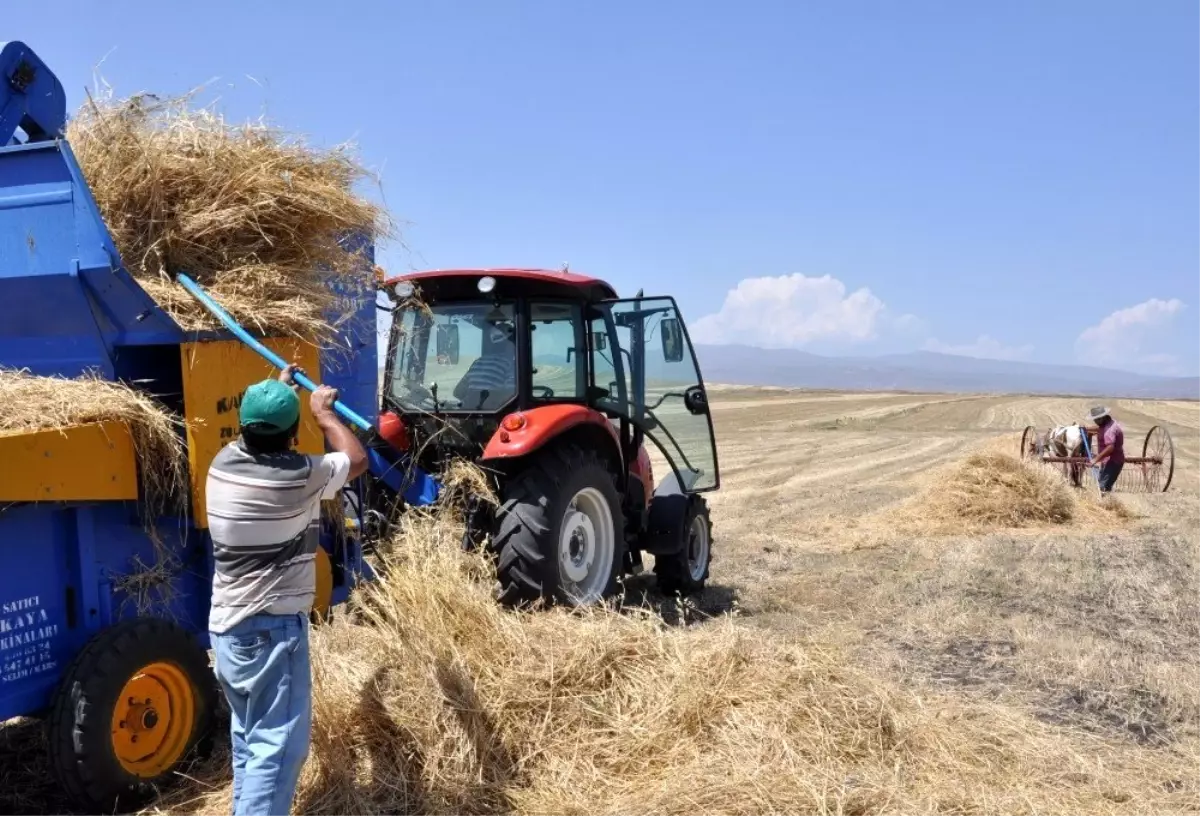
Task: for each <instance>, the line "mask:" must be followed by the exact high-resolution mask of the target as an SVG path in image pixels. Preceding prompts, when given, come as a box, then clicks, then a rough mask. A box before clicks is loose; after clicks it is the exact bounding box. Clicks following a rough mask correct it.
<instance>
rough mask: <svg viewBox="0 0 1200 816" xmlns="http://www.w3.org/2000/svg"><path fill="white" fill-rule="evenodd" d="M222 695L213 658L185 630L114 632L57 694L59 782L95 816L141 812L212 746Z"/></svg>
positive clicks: (103, 635)
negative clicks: (188, 761) (184, 764)
mask: <svg viewBox="0 0 1200 816" xmlns="http://www.w3.org/2000/svg"><path fill="white" fill-rule="evenodd" d="M216 693H217V689H216V679H215V677H214V675H213V673H212V671H211V670H210V669H209V666H208V656H207V654H206V653H205V652H204V650H203V649H201V648H200V646H199V644H198V643H197V642H196V640H195V638H194V637H193V636H192V635H191V634H190V633H188V632H187V631H185V630H184V629H182V628H181V627H179V626H178V625H176V624H174V623H171V622H169V621H165V620H159V619H155V618H142V619H139V620H134V621H126V622H123V623H119V624H116V625H115V626H111V627H109V628H107V629H105V630H104V631H102V632H100V633H99V634H98V635H96V636H95V637H93V638H92V640H91V641H90V642H89V643H88V644H87V646H85V647H84V649H83V650H82V651H81V652H80V653H79V655H78V656H77V657H76V658H75V660H74V662H72V664H71V665H70V667H69V668H68V669H67V671H66V673H65V675H64V677H63V680H62V683H61V684H60V685H59V688H58V691H57V693H56V695H55V700H54V703H53V707H52V710H51V714H50V719H49V722H48V734H47V736H48V740H47V743H48V745H49V750H50V765H51V768H52V769H53V772H54V775H55V777H56V779H57V781H58V783H59V784H60V785H61V786H62V787H63V789H64V790H65V791H66V793H67V794H68V795H69V796H70V797H71V798H72V799H74V800H75V801H76V802H77V803H78V804H79V805H80V806H81V807H83V808H86V809H87V811H88V812H91V813H113V812H115V811H124V810H129V809H131V808H135V807H137V806H138V805H140V804H142V803H144V802H145V801H146V799H147V798H148V797H149V796H151V795H153V793H154V792H155V791H154V786H155V785H156V784H161V783H162V782H165V781H167V780H168V779H170V778H171V776H172V772H173V771H174V770H175V768H176V766H177V765H178V764H179V762H180V760H182V759H183V758H184V757H185V756H186V755H187V754H188V753H189V752H190V751H192V750H193V749H194V748H197V747H202V748H206V747H207V742H208V740H207V738H208V737H209V736H210V734H209V729H210V724H211V722H212V716H213V712H214V711H215V708H216V702H217V698H216Z"/></svg>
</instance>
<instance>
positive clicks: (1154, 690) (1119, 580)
mask: <svg viewBox="0 0 1200 816" xmlns="http://www.w3.org/2000/svg"><path fill="white" fill-rule="evenodd" d="M711 397H712V402H713V408H714V411H713V413H714V421H715V424H716V428H717V435H718V439H719V443H720V456H721V467H722V481H723V485H722V489H721V490H720V491H719V492H717V493H715V494H712V495H711V496H710V502H711V506H712V511H713V518H714V524H715V552H716V557H715V560H714V563H713V572H712V579H711V585H710V588H709V589H708V590H707V591H706V593H705V594H704V595H703V596H701V597H699V598H697V599H696V600H695V602H694V603H693V604H691V609H690V613H691V614H688V615H687V616H686V617H687V619H688V620H689V621H692V622H694V623H695V624H696V625H697V626H700V627H704V626H715V625H717V624H715V623H712V622H706V617H707V616H708V615H711V614H715V613H721V612H733V613H734V614H735V616H736V617H737V618H740V623H738V624H737V625H738V626H742V627H749V628H751V629H752V630H753V631H755V632H758V633H761V634H763V635H766V636H768V637H770V638H772V639H777V640H779V641H784V642H788V643H793V644H801V645H803V646H804V647H806V648H809V647H811V648H818V649H829V650H833V651H835V652H836V653H838V654H842V655H844V656H845V660H846V661H847V662H848V663H849V664H852V665H853V668H854V669H855V670H856V671H863V672H866V673H868V674H869V675H871V676H874V677H877V678H878V680H879V682H881V683H885V684H895V685H897V686H899V687H902V688H904V689H908V690H911V691H912V693H913V694H914V695H915V696H914V699H915V700H918V701H923V702H920V703H918V704H919V705H926V706H928V707H929V709H931V710H932V709H939V710H940V709H943V708H945V709H946V710H952V709H953V707H954V706H956V705H958V704H962V705H965V706H969V707H972V708H971V710H974V711H986V712H988V714H987V716H988V717H990V718H992V719H991V720H989V721H994V722H995V723H998V724H1002V725H1003V727H1004V728H1005V729H1006V730H1005V736H1004V739H1006V740H1009V741H1011V740H1013V739H1014V738H1013V734H1023V733H1027V734H1028V735H1029V742H1028V747H1027V749H1026V748H1022V749H1021V750H1028V751H1041V752H1045V755H1046V756H1047V757H1058V758H1060V759H1061V757H1078V758H1081V759H1080V760H1079V763H1077V764H1072V766H1071V767H1070V768H1066V767H1064V768H1062V769H1060V770H1061V778H1060V779H1058V781H1056V782H1054V783H1053V784H1054V785H1056V786H1061V789H1062V797H1061V801H1062V802H1072V801H1074V802H1077V803H1078V802H1086V803H1088V805H1087V807H1088V809H1090V810H1099V809H1103V810H1106V811H1114V812H1134V813H1136V812H1150V811H1154V812H1190V813H1197V812H1200V784H1198V781H1197V780H1198V778H1200V722H1198V720H1200V669H1198V665H1200V612H1198V606H1197V604H1198V601H1200V573H1198V570H1200V501H1198V499H1200V480H1198V477H1200V405H1197V404H1196V403H1185V402H1171V403H1167V402H1153V401H1117V402H1115V403H1114V404H1113V405H1112V408H1113V409H1114V413H1115V414H1116V415H1117V417H1118V418H1119V419H1120V420H1121V422H1122V423H1123V424H1124V426H1125V428H1126V438H1127V446H1128V448H1129V452H1130V454H1134V453H1136V452H1137V451H1135V450H1134V449H1135V448H1138V449H1140V445H1141V439H1142V436H1143V434H1144V432H1145V431H1146V429H1147V428H1149V427H1150V426H1151V425H1155V424H1160V425H1165V426H1166V427H1168V428H1169V429H1170V431H1171V433H1172V435H1173V436H1174V441H1175V448H1176V455H1177V462H1176V470H1175V476H1174V482H1173V484H1172V485H1171V489H1170V491H1169V492H1168V493H1166V494H1156V495H1145V494H1132V493H1122V491H1121V486H1120V485H1118V492H1119V493H1122V495H1121V498H1120V500H1121V502H1122V503H1123V504H1124V505H1125V506H1126V507H1127V508H1128V509H1129V510H1130V511H1132V514H1133V516H1134V518H1132V519H1130V520H1121V519H1116V518H1114V517H1112V516H1111V515H1109V514H1106V513H1105V512H1104V511H1102V510H1100V509H1099V506H1098V505H1096V504H1095V503H1094V502H1093V503H1088V502H1084V503H1082V504H1081V505H1080V506H1081V507H1083V508H1084V510H1085V514H1086V515H1085V517H1084V518H1083V519H1077V520H1076V521H1075V522H1073V523H1072V524H1069V525H1066V526H1063V527H1060V528H1056V529H1033V530H998V531H991V532H986V533H983V534H967V533H966V532H962V533H956V532H954V531H950V532H949V533H946V532H944V531H943V532H942V533H940V534H936V535H934V534H914V533H913V532H912V531H911V530H909V529H908V528H905V527H904V526H903V525H900V524H897V523H896V522H895V518H896V516H894V515H893V513H894V511H895V509H896V508H897V507H903V506H904V503H905V502H906V501H909V500H911V498H912V497H913V496H916V495H918V494H920V492H921V491H922V490H926V489H929V488H930V487H931V486H936V485H937V484H938V482H937V481H936V480H937V478H939V476H940V473H941V470H940V469H941V468H942V467H943V466H946V465H952V464H954V463H955V462H958V461H961V460H962V459H963V458H964V457H965V456H967V455H968V453H969V452H971V451H973V450H975V449H978V448H981V447H982V448H987V447H989V446H991V447H992V448H993V449H994V448H996V447H997V446H998V447H999V448H1000V449H1002V450H1012V451H1014V452H1015V451H1016V449H1017V445H1018V439H1019V436H1020V431H1021V429H1022V428H1023V427H1024V426H1025V425H1026V424H1034V425H1035V426H1038V427H1046V426H1048V425H1050V424H1052V423H1057V422H1064V421H1071V420H1074V419H1077V418H1081V417H1083V416H1085V415H1086V410H1087V408H1088V406H1089V403H1088V402H1087V401H1084V400H1077V399H1058V398H1035V397H1017V396H1012V397H954V396H924V395H912V394H837V393H816V392H807V393H806V392H799V391H782V390H777V389H776V390H766V389H757V390H756V389H739V388H721V387H716V388H713V389H712V395H711ZM660 467H661V466H660ZM657 472H659V473H661V472H662V471H661V470H657ZM1093 489H1094V488H1093ZM910 521H911V519H910ZM633 589H634V590H635V597H636V596H637V594H638V593H639V592H640V593H642V594H643V596H644V597H645V599H646V601H647V604H648V605H652V606H657V607H660V608H662V609H666V608H667V605H666V604H665V603H664V602H663V600H662V599H661V598H658V597H656V595H655V593H654V590H653V582H652V581H650V580H647V579H637V580H635V582H634V584H633ZM997 739H999V737H997ZM35 742H36V740H35V738H34V737H32V736H31V732H29V731H27V730H15V729H12V728H5V729H3V730H0V769H2V770H0V777H3V778H0V811H9V810H14V809H15V810H19V811H21V812H30V811H31V810H33V809H34V808H35V807H40V808H41V809H42V810H45V808H46V807H50V808H54V807H55V805H54V804H50V805H45V804H44V803H43V804H41V805H39V802H38V800H37V799H36V798H34V799H31V798H30V795H31V794H32V793H33V792H34V790H35V789H40V790H42V791H45V790H46V782H45V776H44V775H45V768H44V766H43V765H40V764H39V759H38V758H37V755H36V753H33V752H31V751H32V749H33V748H35V747H36V745H35ZM6 744H7V745H9V751H7V752H5V751H4V749H5V746H6ZM18 746H19V747H18ZM980 750H981V751H983V752H984V753H985V754H986V752H987V751H988V750H990V748H988V747H986V746H981V747H980ZM18 752H19V753H18ZM997 756H1000V755H999V754H998V755H997ZM1022 761H1023V762H1028V761H1029V757H1028V756H1026V757H1025V758H1024V759H1023V760H1022ZM979 764H980V761H979V759H978V757H973V758H971V761H970V762H968V761H967V758H965V757H964V762H963V765H962V768H963V771H962V774H961V776H959V777H958V779H959V782H958V786H959V787H960V788H962V797H961V804H960V805H955V801H956V800H955V799H954V798H953V796H954V794H953V793H951V794H950V798H949V799H946V800H941V801H939V802H938V803H936V809H938V810H945V811H951V812H953V811H972V810H977V809H978V803H979V802H980V801H983V802H987V801H988V800H987V798H986V797H974V798H973V797H972V795H971V789H972V787H974V786H978V785H979V784H980V783H979V782H978V781H977V780H978V777H972V774H976V773H978V768H979ZM1106 766H1108V767H1110V768H1112V769H1113V779H1114V780H1116V779H1120V780H1121V781H1120V782H1115V781H1111V780H1110V779H1108V777H1107V774H1106V772H1105V771H1104V768H1105V767H1106ZM971 768H973V769H974V770H969V769H971ZM1077 768H1090V769H1091V770H1088V771H1080V770H1078V769H1077ZM1131 769H1132V770H1131ZM938 772H939V773H941V774H942V776H943V777H944V781H945V782H949V783H953V782H954V780H955V778H956V777H955V774H956V769H955V767H954V764H953V763H950V765H949V766H947V765H946V763H944V762H941V763H940V764H939V768H938ZM996 772H997V774H1001V773H1005V772H1008V773H1010V772H1011V770H1008V769H1001V768H999V767H998V768H997V770H996ZM1052 772H1057V771H1056V769H1053V768H1050V769H1047V773H1052ZM973 779H974V780H976V781H972V780H973ZM1131 780H1136V781H1132V782H1131ZM696 784H697V785H701V786H702V785H704V781H703V780H696ZM953 787H954V785H953V784H951V785H950V788H953ZM18 791H21V792H22V793H18ZM1076 794H1077V796H1076ZM1039 796H1042V799H1041V800H1040V801H1041V806H1039V803H1038V801H1036V800H1033V799H1031V800H1029V801H1028V802H1025V803H1021V802H1019V801H1016V802H1014V801H1012V800H1004V801H1005V805H1004V807H1005V808H1007V809H1010V810H1013V811H1018V810H1019V811H1026V812H1027V811H1039V810H1041V811H1043V812H1044V811H1046V810H1047V806H1046V805H1047V803H1048V801H1049V800H1047V799H1046V798H1045V793H1044V792H1043V793H1042V794H1039ZM1073 797H1074V798H1073ZM50 801H51V802H53V800H52V799H51V800H50ZM872 801H877V800H872ZM878 801H883V800H878ZM1098 803H1103V808H1101V805H1100V804H1098ZM993 804H999V803H998V801H995V802H993ZM632 806H633V805H631V807H632ZM874 807H882V806H881V805H876V806H874ZM934 807H935V804H933V803H931V804H930V805H929V809H934ZM866 809H867V810H871V809H872V806H868V807H867V808H866ZM885 809H886V808H885ZM985 809H987V808H985ZM1050 809H1051V810H1053V809H1054V808H1053V807H1052V806H1051V807H1050ZM751 810H752V808H751Z"/></svg>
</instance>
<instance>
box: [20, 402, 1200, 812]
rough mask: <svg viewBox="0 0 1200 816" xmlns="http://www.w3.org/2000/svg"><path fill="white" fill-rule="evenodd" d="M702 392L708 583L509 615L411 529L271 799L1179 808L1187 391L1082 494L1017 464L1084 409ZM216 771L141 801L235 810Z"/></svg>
mask: <svg viewBox="0 0 1200 816" xmlns="http://www.w3.org/2000/svg"><path fill="white" fill-rule="evenodd" d="M712 401H713V407H714V418H715V422H716V425H717V431H718V439H719V443H720V453H721V456H722V468H723V479H724V486H723V489H722V490H721V491H720V492H718V493H716V494H714V495H712V496H711V497H710V500H711V503H712V507H713V518H714V523H715V542H714V543H715V548H716V549H715V552H716V557H715V560H714V563H713V575H712V579H711V584H710V587H709V589H708V590H707V591H706V592H705V594H704V595H702V596H701V597H699V598H696V599H694V600H692V601H690V602H688V603H687V604H684V605H683V606H682V607H680V606H678V605H675V604H674V603H673V602H671V601H670V600H668V599H665V598H663V597H661V596H659V595H658V594H657V593H656V592H655V590H654V585H653V580H652V579H643V578H637V579H635V580H634V581H633V582H632V584H631V585H630V587H629V590H630V591H629V593H628V598H627V603H626V608H625V609H624V610H623V611H621V612H590V613H584V614H575V615H571V614H567V613H563V612H534V613H522V614H516V613H509V612H504V611H501V610H500V609H499V608H497V607H496V606H495V605H494V604H493V603H492V602H491V600H490V597H489V595H488V586H487V582H486V580H485V577H486V576H485V568H484V566H483V565H482V564H480V563H479V562H477V561H475V560H473V559H472V558H470V557H467V556H463V555H460V554H459V553H458V552H457V537H456V530H455V529H454V528H453V526H452V525H447V524H442V525H437V524H433V523H431V522H428V521H420V520H415V521H414V523H413V524H412V525H411V526H410V528H409V530H408V531H407V532H406V534H405V535H404V536H402V537H401V538H400V539H398V540H397V541H396V542H395V546H394V549H393V551H392V553H391V555H390V556H389V564H390V567H389V570H388V575H387V578H386V579H385V580H384V581H382V582H381V583H379V584H377V585H374V586H372V587H371V588H369V589H365V590H364V591H362V592H361V593H360V595H359V598H358V604H357V608H356V609H355V610H354V611H353V613H343V614H341V615H340V616H339V617H338V618H337V619H335V621H334V622H333V623H332V624H330V625H326V626H323V627H320V628H319V629H318V630H317V631H316V632H315V634H314V642H313V649H314V682H315V687H316V695H317V702H316V711H315V714H316V720H315V724H314V732H313V743H312V754H311V757H310V761H309V763H308V765H307V767H306V769H305V773H304V776H303V779H302V783H301V790H300V793H299V795H298V797H297V801H296V803H295V808H294V812H297V813H571V814H586V813H606V814H615V813H647V814H649V813H680V814H683V813H860V814H865V813H925V812H928V813H1149V812H1153V813H1197V812H1200V783H1198V781H1197V780H1198V779H1200V774H1198V773H1197V771H1198V770H1200V722H1198V720H1200V667H1198V658H1197V654H1200V610H1198V604H1197V601H1198V591H1200V573H1198V570H1200V501H1198V499H1200V489H1198V487H1200V485H1198V481H1197V477H1198V476H1200V431H1198V430H1197V428H1198V427H1200V423H1197V421H1196V420H1197V419H1200V406H1197V405H1194V404H1193V405H1187V404H1179V403H1173V404H1162V405H1161V406H1160V404H1159V403H1155V402H1150V401H1142V402H1138V403H1136V404H1135V403H1125V402H1121V401H1117V402H1115V403H1114V404H1113V405H1112V407H1113V410H1114V413H1115V415H1116V416H1117V418H1118V419H1119V420H1120V421H1121V422H1122V423H1123V424H1124V425H1125V428H1126V432H1127V444H1128V445H1129V447H1130V449H1131V452H1132V448H1134V447H1135V444H1136V445H1137V446H1140V440H1141V436H1142V434H1143V433H1144V431H1145V430H1146V429H1147V428H1148V427H1149V426H1151V425H1153V424H1164V425H1166V426H1167V427H1169V428H1170V430H1171V432H1172V434H1173V436H1174V438H1175V447H1176V453H1177V466H1176V472H1175V481H1174V483H1173V485H1172V487H1171V490H1170V492H1168V493H1166V494H1158V495H1147V494H1132V493H1122V491H1121V485H1120V483H1118V495H1117V497H1116V498H1115V500H1108V501H1103V502H1102V501H1100V500H1099V499H1098V498H1096V497H1095V495H1094V486H1091V490H1090V491H1089V490H1088V489H1083V490H1077V489H1074V488H1071V487H1069V486H1068V485H1067V484H1066V482H1065V480H1064V479H1063V478H1062V477H1061V475H1059V474H1058V473H1057V472H1047V471H1045V470H1042V469H1038V468H1029V467H1026V466H1024V465H1021V464H1020V463H1018V462H1017V461H1016V459H1015V453H1016V451H1017V448H1018V440H1019V437H1020V430H1021V428H1023V427H1024V426H1025V425H1026V424H1029V423H1033V424H1035V425H1039V426H1044V425H1046V424H1049V423H1050V422H1052V421H1057V420H1062V419H1071V418H1074V417H1077V416H1080V415H1081V413H1082V412H1083V411H1084V410H1086V407H1087V403H1086V402H1085V401H1082V400H1070V399H1043V398H1025V397H978V398H970V397H948V396H919V395H909V394H896V395H891V394H863V395H854V394H844V395H832V394H805V393H804V392H798V391H797V392H787V391H766V390H753V389H733V388H728V389H723V388H714V389H713V392H712ZM1188 411H1191V413H1188ZM659 472H661V470H660V471H659ZM37 740H38V737H37V732H36V731H35V730H33V729H32V728H31V727H28V726H27V725H18V726H11V725H10V726H9V727H6V728H5V729H3V730H0V751H4V750H5V749H6V748H7V752H8V753H7V754H6V755H4V759H3V761H2V762H0V776H2V777H3V778H0V791H3V792H0V809H8V810H17V811H20V812H31V811H41V812H58V808H57V806H56V800H55V798H54V793H53V791H51V790H49V789H48V783H47V782H46V781H45V780H46V769H45V768H42V767H39V766H38V765H37V764H36V763H37V762H39V761H40V759H39V757H40V754H37V753H36V752H34V751H31V750H29V749H30V748H32V747H33V746H34V745H35V744H36V742H37ZM227 762H228V760H227V757H226V756H224V755H223V754H218V755H217V756H215V757H213V758H212V759H210V760H208V761H207V762H202V763H198V764H197V765H196V766H195V767H193V768H192V769H191V770H190V773H189V776H188V778H187V779H181V780H180V783H179V784H178V785H176V786H174V787H173V788H172V789H171V790H168V791H164V792H163V797H162V798H161V799H160V800H159V801H158V802H157V804H156V805H155V807H154V808H151V812H158V813H168V812H169V813H197V814H199V813H217V812H227V807H228V802H229V785H228V771H227ZM5 797H8V798H7V799H6V798H5Z"/></svg>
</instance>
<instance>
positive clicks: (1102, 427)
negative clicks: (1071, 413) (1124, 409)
mask: <svg viewBox="0 0 1200 816" xmlns="http://www.w3.org/2000/svg"><path fill="white" fill-rule="evenodd" d="M1091 419H1092V422H1095V423H1096V428H1097V430H1096V448H1097V449H1098V450H1097V452H1096V453H1095V455H1094V456H1092V465H1093V466H1095V465H1099V466H1100V475H1099V477H1098V479H1097V481H1098V482H1099V483H1100V492H1101V493H1106V494H1107V493H1111V492H1112V489H1113V485H1115V484H1116V483H1117V477H1118V476H1120V475H1121V469H1122V468H1123V467H1125V429H1124V428H1122V427H1121V425H1120V423H1118V422H1117V421H1115V420H1114V419H1113V418H1112V417H1111V416H1110V415H1109V413H1108V409H1107V408H1105V407H1103V406H1099V407H1096V408H1093V409H1092V410H1091Z"/></svg>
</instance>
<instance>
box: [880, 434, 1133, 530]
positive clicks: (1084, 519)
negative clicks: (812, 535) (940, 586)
mask: <svg viewBox="0 0 1200 816" xmlns="http://www.w3.org/2000/svg"><path fill="white" fill-rule="evenodd" d="M1135 518H1137V516H1136V515H1135V514H1134V513H1133V512H1131V511H1130V510H1129V508H1128V507H1126V506H1125V505H1124V504H1123V503H1122V502H1121V501H1120V500H1119V499H1117V498H1115V497H1111V496H1109V497H1106V498H1105V499H1104V500H1102V501H1101V500H1099V498H1098V497H1097V495H1096V493H1095V491H1094V490H1093V491H1090V492H1086V491H1081V490H1077V489H1075V488H1072V487H1071V486H1070V485H1069V484H1068V482H1067V481H1066V480H1065V479H1064V478H1063V477H1062V474H1061V473H1058V472H1056V471H1054V470H1052V469H1049V468H1046V467H1043V466H1041V465H1039V464H1037V463H1031V462H1029V461H1026V460H1022V459H1018V458H1016V457H1015V456H1012V455H1011V454H1009V453H1004V452H1000V451H998V450H996V449H995V446H986V447H985V448H984V449H983V450H981V451H979V452H976V453H972V454H970V455H968V456H967V457H965V458H964V459H962V460H961V461H958V462H956V463H954V464H953V465H952V466H949V467H946V468H942V469H940V470H939V471H937V472H936V473H934V474H933V475H932V476H931V477H930V478H929V480H928V484H927V485H926V486H925V487H924V489H923V490H922V491H921V492H920V493H918V494H917V495H916V496H914V497H913V498H911V499H909V500H906V501H904V502H901V503H900V504H898V505H896V506H894V507H890V508H887V509H885V510H884V511H882V512H881V513H879V514H876V515H875V516H873V517H871V518H870V519H869V521H868V522H867V523H865V524H864V525H861V527H862V529H863V530H866V531H868V532H872V531H873V532H876V533H877V534H878V535H877V536H876V537H884V538H886V537H888V536H894V535H903V536H911V535H935V534H949V535H960V534H964V533H974V534H982V533H988V532H992V531H999V530H1037V529H1046V528H1054V527H1068V526H1069V527H1080V528H1087V529H1096V528H1106V527H1112V526H1118V525H1121V524H1124V523H1126V522H1128V521H1129V520H1131V519H1135Z"/></svg>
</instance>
